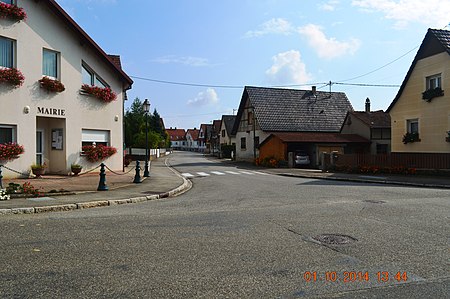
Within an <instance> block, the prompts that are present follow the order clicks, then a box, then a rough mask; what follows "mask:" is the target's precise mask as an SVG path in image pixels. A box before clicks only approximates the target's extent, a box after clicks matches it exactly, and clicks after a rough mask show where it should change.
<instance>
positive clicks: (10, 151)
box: [0, 142, 25, 164]
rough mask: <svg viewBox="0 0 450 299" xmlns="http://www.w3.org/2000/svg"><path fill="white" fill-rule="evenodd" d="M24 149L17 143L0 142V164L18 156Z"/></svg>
mask: <svg viewBox="0 0 450 299" xmlns="http://www.w3.org/2000/svg"><path fill="white" fill-rule="evenodd" d="M24 151H25V150H24V148H23V146H22V145H19V144H17V143H11V142H10V143H5V144H0V164H3V163H6V162H7V161H10V160H14V159H17V158H19V155H21V154H23V153H24Z"/></svg>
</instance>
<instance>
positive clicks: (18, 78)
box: [0, 68, 25, 88]
mask: <svg viewBox="0 0 450 299" xmlns="http://www.w3.org/2000/svg"><path fill="white" fill-rule="evenodd" d="M23 81H25V76H24V75H23V74H22V72H21V71H19V70H18V69H16V68H2V69H0V83H8V84H11V85H12V86H14V88H17V87H19V86H21V85H22V84H23Z"/></svg>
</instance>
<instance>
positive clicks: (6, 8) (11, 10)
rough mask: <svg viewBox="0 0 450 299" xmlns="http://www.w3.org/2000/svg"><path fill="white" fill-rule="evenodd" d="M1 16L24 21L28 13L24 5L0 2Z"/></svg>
mask: <svg viewBox="0 0 450 299" xmlns="http://www.w3.org/2000/svg"><path fill="white" fill-rule="evenodd" d="M0 17H1V18H9V19H11V20H14V21H22V20H25V19H26V17H27V14H26V13H25V10H24V9H23V8H22V7H18V6H17V5H14V4H8V3H4V2H0Z"/></svg>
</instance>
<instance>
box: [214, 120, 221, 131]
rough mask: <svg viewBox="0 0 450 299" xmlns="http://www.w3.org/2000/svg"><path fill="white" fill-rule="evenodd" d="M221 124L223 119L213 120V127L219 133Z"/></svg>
mask: <svg viewBox="0 0 450 299" xmlns="http://www.w3.org/2000/svg"><path fill="white" fill-rule="evenodd" d="M220 124H221V120H220V119H215V120H214V121H213V128H214V131H215V132H216V133H217V134H218V133H219V132H220Z"/></svg>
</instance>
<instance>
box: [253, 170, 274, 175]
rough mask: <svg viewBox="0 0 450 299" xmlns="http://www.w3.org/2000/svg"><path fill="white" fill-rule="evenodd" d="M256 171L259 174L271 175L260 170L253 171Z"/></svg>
mask: <svg viewBox="0 0 450 299" xmlns="http://www.w3.org/2000/svg"><path fill="white" fill-rule="evenodd" d="M253 172H254V173H257V174H262V175H270V174H268V173H265V172H259V171H253Z"/></svg>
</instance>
